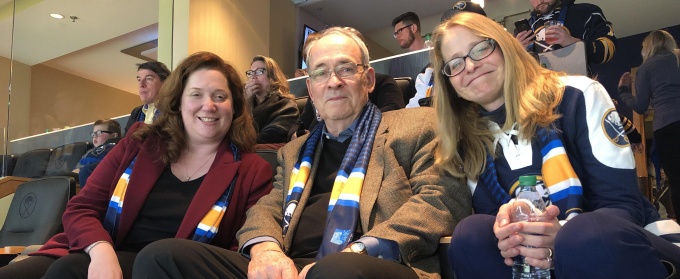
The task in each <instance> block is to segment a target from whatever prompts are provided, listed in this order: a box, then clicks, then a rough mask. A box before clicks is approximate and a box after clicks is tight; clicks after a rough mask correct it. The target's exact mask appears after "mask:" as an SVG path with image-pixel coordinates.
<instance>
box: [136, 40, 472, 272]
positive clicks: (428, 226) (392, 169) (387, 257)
mask: <svg viewBox="0 0 680 279" xmlns="http://www.w3.org/2000/svg"><path fill="white" fill-rule="evenodd" d="M305 51H306V52H307V53H308V55H307V57H308V58H309V65H310V72H309V73H310V76H309V78H308V80H307V87H308V89H309V92H310V97H311V98H312V100H313V101H314V104H315V105H316V108H317V110H318V112H319V115H320V117H321V118H322V119H323V121H322V122H321V123H320V125H317V127H316V128H315V129H312V131H311V133H310V134H308V135H305V136H302V137H300V138H298V139H296V140H294V141H292V142H290V143H289V144H287V145H286V146H284V147H282V148H281V149H280V151H279V156H278V161H279V167H278V174H277V175H276V181H275V182H274V189H273V190H272V192H271V193H270V194H268V195H267V196H264V197H263V198H262V199H260V201H259V202H258V204H257V205H255V206H253V207H252V208H251V209H250V211H249V212H248V219H247V220H246V223H245V224H244V226H243V228H242V229H241V230H240V231H239V233H238V239H239V243H240V245H241V247H240V252H241V253H238V252H233V251H227V250H224V249H219V248H216V247H210V246H207V245H202V244H200V243H197V242H190V241H182V240H176V239H173V240H168V241H161V242H157V243H155V244H151V245H150V246H149V249H145V250H146V251H145V250H142V252H141V253H140V254H139V255H138V256H137V261H145V262H146V263H145V264H144V265H136V267H137V266H145V267H144V268H140V269H137V270H135V273H136V275H139V276H141V277H145V278H146V277H157V276H168V277H171V278H180V277H191V276H192V275H197V274H200V275H202V276H205V277H214V278H246V277H248V278H298V276H299V277H300V278H307V277H308V278H438V277H439V274H438V272H439V271H440V270H439V259H438V256H437V254H436V252H435V251H436V249H437V246H438V241H439V238H440V236H443V235H448V234H450V233H451V231H452V230H453V227H454V226H455V225H456V223H457V222H458V221H459V220H460V219H461V218H463V217H465V216H467V215H469V214H470V213H471V205H470V203H471V197H470V191H469V190H468V189H467V188H466V187H465V186H464V185H463V184H461V183H460V182H459V180H457V179H455V178H453V177H451V176H448V175H447V174H442V173H440V172H438V171H437V170H436V169H435V168H434V167H433V165H434V157H433V154H434V152H435V149H436V146H437V141H436V140H435V133H434V122H433V118H432V114H433V113H434V111H432V110H431V109H430V108H416V109H411V110H397V111H390V112H385V113H381V112H380V110H379V109H378V108H377V107H376V106H375V105H373V104H372V103H370V102H369V101H368V94H369V92H370V91H371V90H372V89H373V86H374V84H375V73H374V69H373V68H371V67H370V66H369V65H368V61H369V55H368V50H367V49H366V46H365V45H364V43H363V42H362V41H361V39H359V38H358V37H357V36H356V35H355V34H354V33H352V32H350V31H348V30H345V29H342V28H339V27H333V28H330V29H327V30H325V31H323V33H322V34H321V35H320V38H319V39H318V40H317V41H315V42H312V43H311V44H310V45H309V46H308V47H307V48H306V50H305Z"/></svg>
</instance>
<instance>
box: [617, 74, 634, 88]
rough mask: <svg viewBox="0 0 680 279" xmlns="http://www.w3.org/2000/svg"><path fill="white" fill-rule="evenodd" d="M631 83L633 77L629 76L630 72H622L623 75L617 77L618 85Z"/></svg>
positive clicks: (628, 85) (627, 85)
mask: <svg viewBox="0 0 680 279" xmlns="http://www.w3.org/2000/svg"><path fill="white" fill-rule="evenodd" d="M631 83H633V78H632V77H631V76H630V72H625V73H623V75H621V79H619V87H621V86H626V87H630V85H631Z"/></svg>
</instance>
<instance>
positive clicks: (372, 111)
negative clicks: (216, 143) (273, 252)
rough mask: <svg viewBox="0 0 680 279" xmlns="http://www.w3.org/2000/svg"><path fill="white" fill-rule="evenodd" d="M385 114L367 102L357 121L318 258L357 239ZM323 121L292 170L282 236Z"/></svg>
mask: <svg viewBox="0 0 680 279" xmlns="http://www.w3.org/2000/svg"><path fill="white" fill-rule="evenodd" d="M381 118H382V113H381V112H380V110H379V109H378V107H376V106H375V105H374V104H372V103H370V102H369V103H368V104H367V105H366V106H365V107H364V109H363V111H362V112H361V114H360V115H359V120H358V122H357V128H356V131H354V135H353V136H352V141H351V142H350V144H349V147H348V148H347V152H345V157H344V158H343V159H342V164H341V165H340V169H339V170H338V175H337V176H336V177H335V182H334V183H333V190H332V191H331V198H330V202H329V204H328V217H327V218H326V228H325V231H324V234H323V240H322V242H321V247H320V248H319V253H318V254H317V256H316V258H317V260H318V259H321V258H323V257H324V256H326V255H329V254H332V253H335V252H339V251H341V250H342V249H345V248H346V247H347V245H348V244H349V243H350V242H351V241H352V239H353V237H354V231H355V229H356V224H357V221H358V217H359V198H360V196H361V188H362V186H363V183H364V176H365V175H366V169H367V168H368V161H369V159H370V157H371V150H372V148H373V140H374V139H375V135H376V132H377V130H378V125H380V119H381ZM324 124H325V123H324V122H322V123H320V125H317V127H316V128H315V129H314V130H313V131H312V132H311V134H310V135H309V137H308V138H307V141H305V143H304V144H303V145H302V147H301V148H300V150H301V151H302V152H301V153H300V157H299V158H298V161H297V163H295V166H294V167H293V170H292V173H291V179H290V184H289V185H290V186H289V189H288V195H287V196H286V203H285V211H284V218H283V223H282V224H281V226H282V227H283V234H284V235H285V234H286V232H287V231H288V226H289V224H290V219H291V217H292V216H293V213H294V212H295V209H296V207H297V204H298V202H299V201H300V198H301V197H302V192H303V191H304V189H305V183H306V182H307V180H308V179H309V174H310V172H311V168H312V165H313V162H312V159H313V158H314V151H315V149H316V145H317V143H319V140H320V139H321V136H322V127H323V126H324Z"/></svg>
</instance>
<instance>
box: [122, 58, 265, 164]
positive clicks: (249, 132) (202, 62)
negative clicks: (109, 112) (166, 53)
mask: <svg viewBox="0 0 680 279" xmlns="http://www.w3.org/2000/svg"><path fill="white" fill-rule="evenodd" d="M198 70H216V71H219V72H220V73H222V74H223V75H224V77H225V78H226V79H227V86H228V87H229V91H231V96H232V98H233V106H234V118H233V120H232V123H231V127H230V128H229V132H227V137H228V138H229V140H230V141H231V143H233V144H235V145H236V146H237V147H238V149H239V150H240V151H241V152H250V151H252V150H253V147H254V146H255V143H256V134H255V128H254V127H253V118H252V116H251V115H250V112H249V111H248V107H247V105H246V100H245V95H244V93H243V81H242V80H241V77H240V75H239V74H238V72H237V71H236V69H234V67H233V66H232V65H231V64H229V63H227V62H225V61H224V60H222V58H220V57H219V56H217V55H215V54H213V53H210V52H197V53H194V54H192V55H191V56H189V57H187V58H186V59H184V61H182V63H181V64H179V66H177V69H175V70H174V71H172V73H171V74H170V76H169V77H168V79H167V80H166V81H165V82H164V83H163V86H162V87H161V90H160V97H159V99H158V109H159V110H160V111H161V113H160V115H159V116H158V119H156V121H154V123H153V124H151V125H149V126H144V127H141V128H140V129H139V130H137V131H135V132H134V133H133V134H132V137H133V138H135V139H139V140H142V139H144V138H146V136H148V135H149V134H151V133H153V134H155V135H157V136H159V137H160V138H161V139H162V141H163V142H164V143H166V144H167V152H166V153H165V154H160V157H161V160H162V161H163V162H164V163H166V164H168V163H171V162H177V160H178V159H179V157H180V155H181V154H182V150H183V149H184V148H186V131H185V129H184V123H183V122H182V114H181V112H180V110H179V108H180V104H181V101H182V94H183V93H184V87H185V86H186V83H187V80H188V78H189V76H190V75H191V74H192V73H194V72H196V71H198Z"/></svg>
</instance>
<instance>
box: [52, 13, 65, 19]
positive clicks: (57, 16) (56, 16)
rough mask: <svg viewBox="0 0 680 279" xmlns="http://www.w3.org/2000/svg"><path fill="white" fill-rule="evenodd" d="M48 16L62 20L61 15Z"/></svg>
mask: <svg viewBox="0 0 680 279" xmlns="http://www.w3.org/2000/svg"><path fill="white" fill-rule="evenodd" d="M50 16H51V17H53V18H56V19H62V18H64V16H63V15H61V14H50Z"/></svg>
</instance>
